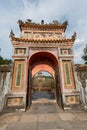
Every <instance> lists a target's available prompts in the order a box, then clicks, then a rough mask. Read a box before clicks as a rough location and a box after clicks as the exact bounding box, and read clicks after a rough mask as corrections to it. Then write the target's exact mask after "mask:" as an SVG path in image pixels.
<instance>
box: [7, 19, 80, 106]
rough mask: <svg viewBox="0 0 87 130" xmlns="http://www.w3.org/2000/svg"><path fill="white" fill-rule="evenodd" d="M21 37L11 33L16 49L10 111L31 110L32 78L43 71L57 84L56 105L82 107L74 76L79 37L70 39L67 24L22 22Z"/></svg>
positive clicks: (8, 104)
mask: <svg viewBox="0 0 87 130" xmlns="http://www.w3.org/2000/svg"><path fill="white" fill-rule="evenodd" d="M18 23H19V28H20V32H21V33H20V37H19V38H17V37H15V35H14V33H13V32H12V31H11V33H10V38H11V43H12V47H13V55H12V57H13V76H12V86H11V92H10V94H8V95H7V96H6V100H5V106H6V107H8V108H10V107H11V108H24V109H26V107H30V105H31V103H32V98H31V97H32V84H31V79H32V77H33V76H34V75H35V74H36V73H37V72H39V71H47V72H49V73H50V74H51V75H52V76H53V78H54V80H55V91H56V102H57V104H58V105H60V106H61V107H63V108H65V107H66V106H70V105H74V104H78V103H79V94H78V93H77V92H76V90H75V89H76V88H75V81H74V73H73V44H74V40H75V37H76V33H74V35H73V36H72V37H71V38H70V39H67V38H66V36H65V31H66V28H67V24H68V23H67V21H66V22H64V23H62V24H60V23H58V21H54V22H53V23H51V24H44V21H43V20H42V21H41V24H38V23H33V22H32V21H31V20H27V21H26V22H23V21H21V20H19V21H18Z"/></svg>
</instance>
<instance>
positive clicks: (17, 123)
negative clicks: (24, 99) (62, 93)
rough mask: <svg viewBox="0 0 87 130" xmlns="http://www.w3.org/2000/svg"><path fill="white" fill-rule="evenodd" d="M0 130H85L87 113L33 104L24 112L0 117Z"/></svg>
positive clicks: (52, 104) (53, 104)
mask: <svg viewBox="0 0 87 130" xmlns="http://www.w3.org/2000/svg"><path fill="white" fill-rule="evenodd" d="M0 130H87V113H86V112H82V111H79V112H70V111H63V110H62V109H61V108H59V107H58V106H57V104H56V103H54V102H47V103H46V102H45V103H33V104H32V106H31V108H30V109H29V110H27V111H26V112H17V113H9V114H6V115H3V116H1V117H0Z"/></svg>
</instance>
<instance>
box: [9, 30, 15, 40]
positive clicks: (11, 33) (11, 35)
mask: <svg viewBox="0 0 87 130" xmlns="http://www.w3.org/2000/svg"><path fill="white" fill-rule="evenodd" d="M14 35H15V34H14V33H13V30H12V29H11V32H10V35H9V37H10V38H12V37H14Z"/></svg>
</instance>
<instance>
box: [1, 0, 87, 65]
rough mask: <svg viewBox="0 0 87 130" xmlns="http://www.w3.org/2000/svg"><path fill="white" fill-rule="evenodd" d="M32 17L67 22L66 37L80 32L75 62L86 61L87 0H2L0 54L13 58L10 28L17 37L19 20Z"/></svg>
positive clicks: (36, 19)
mask: <svg viewBox="0 0 87 130" xmlns="http://www.w3.org/2000/svg"><path fill="white" fill-rule="evenodd" d="M19 19H21V20H23V21H25V20H26V19H32V21H34V22H40V21H41V20H42V19H43V20H45V23H50V22H52V21H53V20H58V21H59V22H61V23H63V22H64V21H66V20H67V21H68V24H69V25H68V28H67V30H66V37H67V38H70V37H71V36H72V35H73V33H74V32H75V31H76V32H77V38H76V41H75V43H74V62H75V63H83V60H82V59H81V56H82V54H83V48H84V47H85V45H86V44H87V0H0V48H1V52H0V55H1V56H3V57H4V58H11V56H12V46H11V42H10V39H9V34H10V30H11V29H13V31H14V33H15V36H17V37H18V36H19V35H20V30H19V26H18V24H17V21H18V20H19Z"/></svg>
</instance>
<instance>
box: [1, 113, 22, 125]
mask: <svg viewBox="0 0 87 130" xmlns="http://www.w3.org/2000/svg"><path fill="white" fill-rule="evenodd" d="M19 120H20V115H7V116H4V117H2V118H0V124H9V123H12V122H17V121H19Z"/></svg>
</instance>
